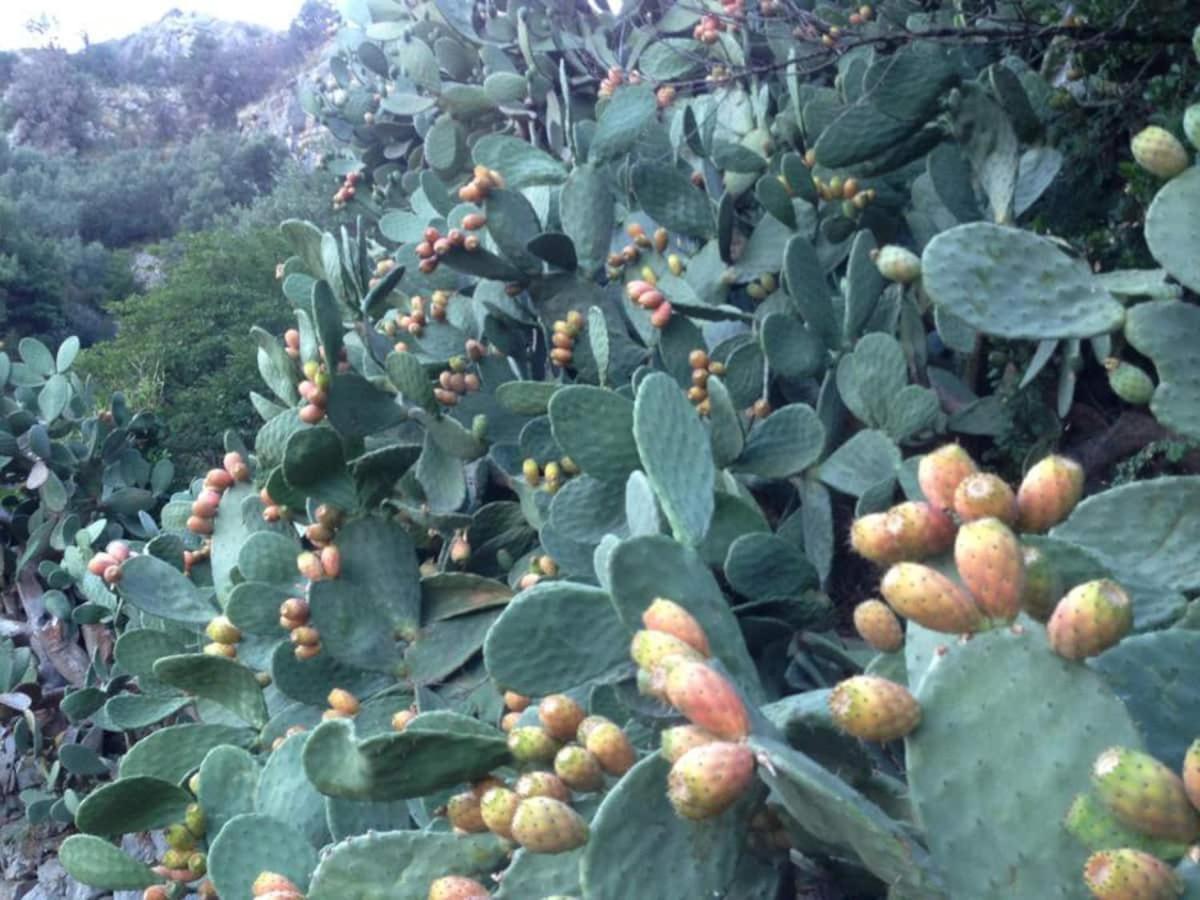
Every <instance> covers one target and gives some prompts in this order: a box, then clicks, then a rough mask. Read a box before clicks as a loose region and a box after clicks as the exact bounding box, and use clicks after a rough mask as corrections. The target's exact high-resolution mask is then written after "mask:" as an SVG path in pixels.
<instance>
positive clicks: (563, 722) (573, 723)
mask: <svg viewBox="0 0 1200 900" xmlns="http://www.w3.org/2000/svg"><path fill="white" fill-rule="evenodd" d="M586 715H587V713H586V712H585V711H584V709H583V707H582V706H580V705H579V704H578V703H576V702H575V701H574V700H572V699H571V698H570V697H568V696H567V695H566V694H550V695H549V696H548V697H543V698H542V702H541V703H539V704H538V719H539V720H540V721H541V723H542V727H543V728H545V729H546V731H547V732H548V733H549V735H550V736H551V737H552V738H554V739H555V740H558V741H570V740H574V738H575V732H576V731H577V730H578V729H579V723H580V722H582V721H583V719H584V717H585V716H586Z"/></svg>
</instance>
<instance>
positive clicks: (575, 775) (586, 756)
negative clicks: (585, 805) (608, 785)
mask: <svg viewBox="0 0 1200 900" xmlns="http://www.w3.org/2000/svg"><path fill="white" fill-rule="evenodd" d="M554 774H555V775H557V776H558V777H559V778H561V779H562V780H563V784H565V785H566V786H567V787H569V788H570V789H571V790H573V791H579V792H580V793H585V794H586V793H590V792H592V791H598V790H600V789H601V788H602V787H604V772H603V771H602V770H601V768H600V761H599V760H598V759H596V757H595V756H594V755H592V754H591V753H589V752H588V750H587V748H586V747H580V746H579V745H578V744H567V746H565V747H563V748H562V749H561V750H559V751H558V753H557V754H555V756H554Z"/></svg>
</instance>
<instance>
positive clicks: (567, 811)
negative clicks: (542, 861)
mask: <svg viewBox="0 0 1200 900" xmlns="http://www.w3.org/2000/svg"><path fill="white" fill-rule="evenodd" d="M512 834H513V839H514V840H515V841H516V842H517V843H518V844H520V845H521V846H522V847H524V848H525V849H526V850H528V851H529V852H530V853H564V852H566V851H567V850H574V849H575V848H576V847H582V846H583V845H584V844H585V843H586V842H587V838H588V825H587V822H585V821H584V820H583V818H582V817H581V816H580V815H579V813H577V812H575V810H573V809H571V807H569V806H567V804H565V803H563V802H562V801H561V800H555V799H554V798H553V797H530V798H528V799H526V800H522V801H521V805H520V806H518V807H517V814H516V815H515V816H513V821H512Z"/></svg>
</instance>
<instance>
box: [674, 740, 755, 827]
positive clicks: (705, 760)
mask: <svg viewBox="0 0 1200 900" xmlns="http://www.w3.org/2000/svg"><path fill="white" fill-rule="evenodd" d="M753 778H754V751H752V750H751V749H750V748H749V747H747V746H746V745H745V744H731V743H728V742H725V741H717V742H716V743H712V744H705V745H704V746H701V747H693V748H692V749H691V750H689V751H688V752H687V753H685V754H684V755H683V756H681V757H680V758H679V759H678V760H676V762H675V763H674V764H673V765H672V766H671V771H670V773H669V774H668V775H667V798H668V799H669V800H670V801H671V806H673V807H674V808H675V812H677V813H678V814H679V815H681V816H683V817H684V818H685V819H707V818H711V817H712V816H717V815H720V814H721V813H723V812H724V811H725V810H727V809H728V808H729V807H730V806H732V805H733V804H734V803H735V802H737V799H738V798H739V797H740V796H742V794H744V793H745V792H746V788H747V787H749V785H750V782H751V781H752V780H753Z"/></svg>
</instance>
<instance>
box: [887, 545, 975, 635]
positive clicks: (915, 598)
mask: <svg viewBox="0 0 1200 900" xmlns="http://www.w3.org/2000/svg"><path fill="white" fill-rule="evenodd" d="M879 591H880V593H882V594H883V599H884V600H886V601H887V602H888V606H890V607H891V608H892V609H894V610H895V611H896V612H897V613H899V614H900V615H902V616H904V618H906V619H912V620H913V621H914V622H916V623H917V624H918V625H924V626H925V627H926V628H930V629H932V630H934V631H941V632H945V633H946V634H962V633H964V632H970V631H975V630H976V629H977V628H978V627H979V626H980V625H981V624H982V623H983V615H982V614H981V613H980V611H979V607H978V606H976V605H975V601H974V600H972V599H971V597H970V596H969V595H968V594H967V592H966V591H964V590H963V589H962V588H961V587H959V586H958V585H957V584H955V583H954V582H953V581H951V580H950V579H949V578H947V577H946V576H945V575H943V574H942V573H941V572H939V571H937V570H936V569H931V568H930V567H929V566H925V565H922V564H921V563H909V562H902V563H896V564H895V565H894V566H892V567H891V568H890V569H888V570H887V573H886V574H885V575H884V576H883V581H882V582H880V585H879Z"/></svg>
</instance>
